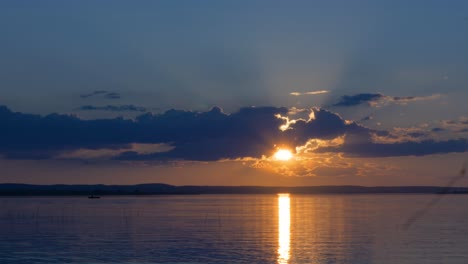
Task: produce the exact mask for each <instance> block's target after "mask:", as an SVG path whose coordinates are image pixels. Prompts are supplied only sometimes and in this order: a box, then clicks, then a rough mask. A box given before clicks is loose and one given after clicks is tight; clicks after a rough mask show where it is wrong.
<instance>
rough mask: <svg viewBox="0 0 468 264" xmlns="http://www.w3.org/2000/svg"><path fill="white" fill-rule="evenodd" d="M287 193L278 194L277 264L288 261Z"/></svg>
mask: <svg viewBox="0 0 468 264" xmlns="http://www.w3.org/2000/svg"><path fill="white" fill-rule="evenodd" d="M290 227H291V211H290V199H289V193H280V194H278V264H284V263H288V261H289V250H290V246H289V244H290V236H291V230H290Z"/></svg>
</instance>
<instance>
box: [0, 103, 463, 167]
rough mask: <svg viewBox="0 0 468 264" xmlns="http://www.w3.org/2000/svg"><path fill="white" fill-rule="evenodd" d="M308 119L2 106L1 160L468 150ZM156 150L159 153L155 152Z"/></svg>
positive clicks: (272, 112)
mask: <svg viewBox="0 0 468 264" xmlns="http://www.w3.org/2000/svg"><path fill="white" fill-rule="evenodd" d="M309 112H310V113H308V115H307V116H308V117H307V118H298V117H295V116H294V115H293V116H289V117H288V116H287V115H288V114H290V113H291V112H290V111H289V109H287V108H283V107H247V108H241V109H240V110H239V111H237V112H234V113H231V114H227V113H224V112H223V111H222V110H221V109H220V108H219V107H214V108H212V109H211V110H210V111H207V112H192V111H182V110H174V109H173V110H169V111H166V112H164V113H162V114H152V113H146V114H142V115H140V116H138V117H136V119H134V120H129V119H123V118H115V119H96V120H82V119H79V118H77V117H75V116H71V115H61V114H51V115H47V116H39V115H32V114H24V113H18V112H13V111H11V110H9V109H8V108H7V107H4V106H1V107H0V124H1V127H3V128H5V129H2V130H0V155H2V156H3V157H4V158H8V159H54V158H57V157H75V158H79V156H80V153H85V154H86V155H87V156H96V155H98V156H99V155H100V152H99V151H98V150H115V151H104V152H105V154H106V155H107V156H112V159H117V160H192V161H217V160H225V159H243V158H254V159H255V158H256V159H261V158H264V157H269V156H271V155H272V154H273V153H274V152H275V150H276V149H277V148H278V147H280V146H285V147H288V148H290V149H293V150H296V151H298V152H301V153H307V152H314V153H335V152H339V153H343V154H344V155H351V156H362V157H389V156H407V155H415V156H418V155H429V154H435V153H448V152H465V151H467V150H468V142H467V140H466V139H463V138H459V139H448V140H443V141H436V140H434V139H427V138H424V140H421V136H422V134H421V133H413V132H414V131H408V133H406V132H405V134H404V135H401V133H400V134H395V133H392V132H391V131H390V132H389V131H383V130H374V129H370V128H367V127H364V126H362V125H360V124H358V123H355V122H353V121H349V120H344V119H343V118H341V117H340V116H339V115H338V114H336V113H333V112H330V111H328V110H325V109H320V108H313V109H310V110H309ZM285 119H286V120H285ZM286 122H287V123H286ZM285 123H286V124H285ZM280 127H281V128H282V129H280ZM402 136H404V138H403V140H400V137H402ZM376 138H378V140H376ZM151 145H154V149H155V151H154V152H153V151H148V150H146V151H140V150H138V148H136V147H135V146H146V147H145V148H146V149H151ZM160 146H164V148H162V150H158V151H156V149H161V148H160ZM70 153H71V154H70ZM109 153H111V154H112V155H111V154H109ZM86 155H84V154H83V158H86Z"/></svg>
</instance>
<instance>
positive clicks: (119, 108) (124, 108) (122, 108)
mask: <svg viewBox="0 0 468 264" xmlns="http://www.w3.org/2000/svg"><path fill="white" fill-rule="evenodd" d="M77 110H81V111H112V112H147V109H146V107H142V106H135V105H105V106H93V105H83V106H81V107H79V108H78V109H77Z"/></svg>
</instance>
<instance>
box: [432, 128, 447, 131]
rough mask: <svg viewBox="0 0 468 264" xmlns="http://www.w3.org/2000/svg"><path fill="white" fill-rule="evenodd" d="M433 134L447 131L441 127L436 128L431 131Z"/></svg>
mask: <svg viewBox="0 0 468 264" xmlns="http://www.w3.org/2000/svg"><path fill="white" fill-rule="evenodd" d="M431 131H432V132H442V131H445V129H443V128H441V127H434V128H433V129H431Z"/></svg>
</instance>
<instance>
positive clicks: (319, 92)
mask: <svg viewBox="0 0 468 264" xmlns="http://www.w3.org/2000/svg"><path fill="white" fill-rule="evenodd" d="M328 92H330V91H327V90H319V91H310V92H292V93H289V94H290V95H293V96H301V95H316V94H324V93H328Z"/></svg>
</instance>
